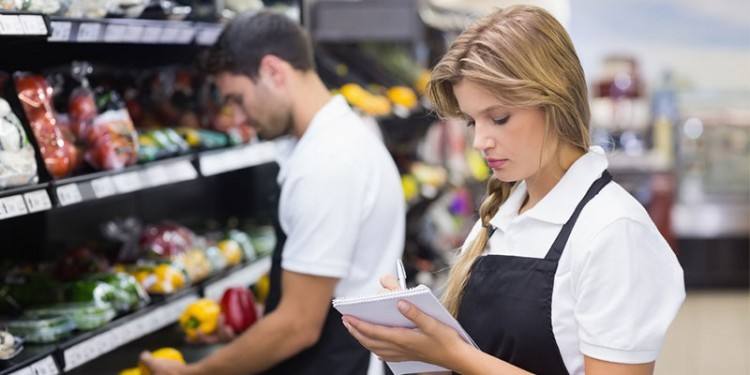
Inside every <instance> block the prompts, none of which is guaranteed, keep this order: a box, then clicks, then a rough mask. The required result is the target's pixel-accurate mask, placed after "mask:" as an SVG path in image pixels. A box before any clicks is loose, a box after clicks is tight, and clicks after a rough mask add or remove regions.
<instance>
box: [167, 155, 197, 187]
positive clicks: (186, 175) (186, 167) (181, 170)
mask: <svg viewBox="0 0 750 375" xmlns="http://www.w3.org/2000/svg"><path fill="white" fill-rule="evenodd" d="M169 175H170V180H172V182H180V181H189V180H193V179H195V178H196V177H198V171H196V170H195V167H193V164H191V163H190V162H189V161H187V160H183V161H180V162H177V163H174V164H171V165H170V166H169Z"/></svg>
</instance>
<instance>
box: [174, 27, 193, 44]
mask: <svg viewBox="0 0 750 375" xmlns="http://www.w3.org/2000/svg"><path fill="white" fill-rule="evenodd" d="M194 37H195V29H193V28H187V27H186V28H182V29H180V35H179V36H178V37H177V43H180V44H188V43H190V42H192V41H193V38H194Z"/></svg>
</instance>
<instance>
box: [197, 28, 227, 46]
mask: <svg viewBox="0 0 750 375" xmlns="http://www.w3.org/2000/svg"><path fill="white" fill-rule="evenodd" d="M220 34H221V27H211V28H206V29H201V30H200V31H199V32H198V35H197V37H196V40H195V42H196V43H198V44H200V45H203V46H210V45H213V44H214V43H216V40H217V39H219V35H220Z"/></svg>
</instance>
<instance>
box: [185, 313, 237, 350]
mask: <svg viewBox="0 0 750 375" xmlns="http://www.w3.org/2000/svg"><path fill="white" fill-rule="evenodd" d="M196 335H197V336H196V337H195V338H191V337H189V336H185V341H187V342H188V343H190V344H196V345H199V344H202V345H211V344H216V343H220V342H229V341H232V340H233V339H234V338H235V337H237V334H236V333H235V332H234V330H233V329H232V327H230V326H229V325H227V323H226V318H225V317H224V314H221V315H219V322H218V325H217V327H216V332H214V333H212V334H210V335H207V334H204V333H202V332H201V331H200V330H198V331H196Z"/></svg>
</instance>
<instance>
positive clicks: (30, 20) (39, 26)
mask: <svg viewBox="0 0 750 375" xmlns="http://www.w3.org/2000/svg"><path fill="white" fill-rule="evenodd" d="M18 19H19V20H20V21H21V26H23V30H24V32H25V33H26V35H47V25H46V24H45V23H44V18H42V16H39V15H35V14H22V15H19V16H18Z"/></svg>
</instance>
